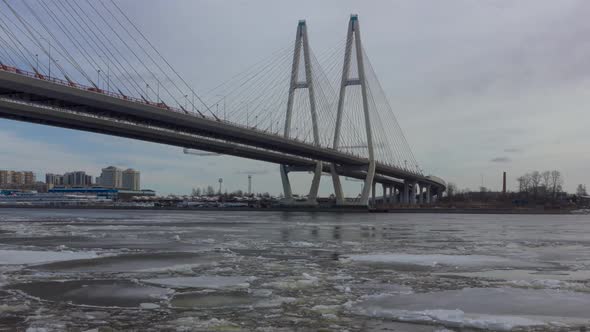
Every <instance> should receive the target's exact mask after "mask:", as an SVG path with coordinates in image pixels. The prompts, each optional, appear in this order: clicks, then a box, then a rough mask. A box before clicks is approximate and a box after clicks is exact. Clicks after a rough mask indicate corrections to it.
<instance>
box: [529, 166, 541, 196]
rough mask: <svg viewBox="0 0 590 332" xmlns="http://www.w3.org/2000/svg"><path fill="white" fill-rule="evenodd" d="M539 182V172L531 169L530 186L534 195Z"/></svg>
mask: <svg viewBox="0 0 590 332" xmlns="http://www.w3.org/2000/svg"><path fill="white" fill-rule="evenodd" d="M540 184H541V173H539V171H533V172H532V173H531V187H532V189H533V193H534V195H535V197H536V196H537V193H538V192H539V185H540Z"/></svg>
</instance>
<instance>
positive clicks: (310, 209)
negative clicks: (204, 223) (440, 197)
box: [0, 205, 572, 215]
mask: <svg viewBox="0 0 590 332" xmlns="http://www.w3.org/2000/svg"><path fill="white" fill-rule="evenodd" d="M2 208H4V209H36V210H37V209H38V210H45V209H46V210H141V211H203V212H205V211H256V212H261V211H268V212H277V211H279V212H330V213H436V214H439V213H444V214H449V213H450V214H523V215H525V214H531V215H538V214H548V215H564V214H566V215H567V214H572V210H569V209H568V210H566V209H563V210H558V209H553V210H544V209H523V208H518V209H506V208H472V209H470V208H443V207H418V208H403V207H394V208H371V209H367V208H365V207H360V206H347V207H284V206H277V207H266V208H259V207H206V208H203V207H199V208H197V207H172V206H170V207H143V206H104V205H99V206H24V205H15V206H0V209H2Z"/></svg>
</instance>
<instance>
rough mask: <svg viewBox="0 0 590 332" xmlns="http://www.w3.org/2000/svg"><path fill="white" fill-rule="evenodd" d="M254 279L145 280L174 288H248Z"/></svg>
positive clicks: (178, 278) (244, 277) (237, 277)
mask: <svg viewBox="0 0 590 332" xmlns="http://www.w3.org/2000/svg"><path fill="white" fill-rule="evenodd" d="M253 279H254V278H253V277H247V276H231V277H226V276H198V277H177V278H155V279H146V280H143V281H144V282H146V283H150V284H156V285H161V286H166V287H172V288H212V289H219V288H232V287H237V288H247V287H249V286H250V284H249V282H250V281H252V280H253Z"/></svg>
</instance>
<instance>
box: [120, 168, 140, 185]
mask: <svg viewBox="0 0 590 332" xmlns="http://www.w3.org/2000/svg"><path fill="white" fill-rule="evenodd" d="M123 188H125V189H128V190H140V189H141V184H140V175H139V171H136V170H134V169H132V168H128V169H126V170H124V171H123Z"/></svg>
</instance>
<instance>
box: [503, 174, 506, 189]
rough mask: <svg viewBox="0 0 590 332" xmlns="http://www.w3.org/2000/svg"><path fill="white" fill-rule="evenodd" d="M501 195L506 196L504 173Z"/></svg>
mask: <svg viewBox="0 0 590 332" xmlns="http://www.w3.org/2000/svg"><path fill="white" fill-rule="evenodd" d="M502 193H503V194H506V172H504V177H503V179H502Z"/></svg>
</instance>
